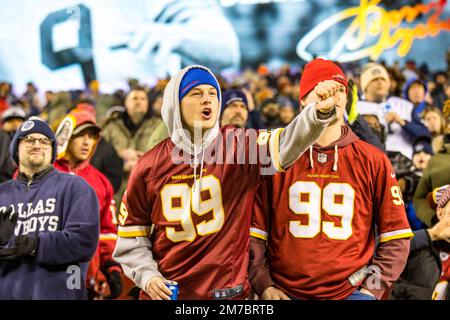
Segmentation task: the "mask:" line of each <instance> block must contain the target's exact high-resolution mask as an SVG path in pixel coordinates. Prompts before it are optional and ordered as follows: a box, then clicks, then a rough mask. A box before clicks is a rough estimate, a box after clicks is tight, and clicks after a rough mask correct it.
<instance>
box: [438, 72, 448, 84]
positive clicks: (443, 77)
mask: <svg viewBox="0 0 450 320" xmlns="http://www.w3.org/2000/svg"><path fill="white" fill-rule="evenodd" d="M445 81H447V78H446V77H445V76H444V75H443V74H438V75H437V76H436V83H437V84H438V85H441V86H442V85H444V83H445Z"/></svg>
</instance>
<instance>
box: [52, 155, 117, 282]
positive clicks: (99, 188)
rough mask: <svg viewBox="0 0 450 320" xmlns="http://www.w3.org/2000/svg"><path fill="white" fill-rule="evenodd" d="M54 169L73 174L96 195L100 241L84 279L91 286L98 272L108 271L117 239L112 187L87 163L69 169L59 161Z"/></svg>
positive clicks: (65, 162)
mask: <svg viewBox="0 0 450 320" xmlns="http://www.w3.org/2000/svg"><path fill="white" fill-rule="evenodd" d="M55 168H56V169H57V170H59V171H61V172H67V173H73V174H75V175H77V176H80V177H83V178H84V179H85V180H86V181H87V182H88V183H89V185H91V186H92V188H94V190H95V192H96V193H97V198H98V202H99V205H100V241H99V245H98V248H97V251H96V253H95V255H94V257H93V258H92V260H91V263H90V265H89V269H88V275H87V278H86V282H87V284H88V286H93V285H94V283H95V281H96V280H97V278H98V276H99V271H100V270H107V269H109V268H108V263H107V262H109V261H113V260H112V253H113V251H114V247H115V246H116V239H117V227H116V225H115V224H114V220H113V219H114V218H113V217H115V213H114V210H115V204H114V191H113V187H112V185H111V182H109V180H108V179H107V178H106V177H105V175H104V174H103V173H101V172H100V171H98V170H97V169H96V168H94V166H93V165H91V164H89V163H88V164H87V165H86V166H85V167H83V168H77V169H75V168H70V167H69V163H68V162H67V161H66V160H63V159H60V160H57V161H56V162H55ZM105 264H106V265H105ZM110 268H116V269H117V271H119V272H121V269H120V267H119V266H111V267H110ZM110 271H111V270H110Z"/></svg>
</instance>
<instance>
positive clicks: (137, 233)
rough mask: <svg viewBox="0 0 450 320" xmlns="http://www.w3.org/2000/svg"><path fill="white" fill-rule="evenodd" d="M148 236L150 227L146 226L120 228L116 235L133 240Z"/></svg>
mask: <svg viewBox="0 0 450 320" xmlns="http://www.w3.org/2000/svg"><path fill="white" fill-rule="evenodd" d="M149 234H150V227H149V226H148V227H147V226H130V227H121V226H119V229H118V231H117V235H118V236H119V237H123V238H134V237H147V236H148V235H149Z"/></svg>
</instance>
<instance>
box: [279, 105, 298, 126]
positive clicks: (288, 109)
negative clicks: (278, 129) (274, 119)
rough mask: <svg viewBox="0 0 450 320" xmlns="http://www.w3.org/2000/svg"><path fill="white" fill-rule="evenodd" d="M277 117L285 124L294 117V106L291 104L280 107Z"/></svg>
mask: <svg viewBox="0 0 450 320" xmlns="http://www.w3.org/2000/svg"><path fill="white" fill-rule="evenodd" d="M279 118H280V121H281V122H282V123H283V124H285V125H287V124H289V123H291V121H292V120H293V119H294V118H295V111H294V107H292V106H283V107H281V109H280V115H279Z"/></svg>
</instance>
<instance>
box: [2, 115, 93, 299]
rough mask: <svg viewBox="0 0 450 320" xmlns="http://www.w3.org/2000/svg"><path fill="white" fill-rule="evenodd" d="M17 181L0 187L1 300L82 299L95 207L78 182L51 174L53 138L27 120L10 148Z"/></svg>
mask: <svg viewBox="0 0 450 320" xmlns="http://www.w3.org/2000/svg"><path fill="white" fill-rule="evenodd" d="M10 151H11V156H12V158H13V159H14V161H15V162H16V163H17V164H18V166H19V175H18V176H17V178H16V179H12V180H9V181H8V182H5V183H3V184H0V299H7V300H12V299H20V300H23V299H33V300H34V299H65V300H66V299H86V291H85V288H84V277H85V273H86V270H87V262H88V261H89V260H90V259H91V258H92V256H93V254H94V252H95V250H96V248H97V242H98V237H99V205H98V200H97V196H96V194H95V192H94V190H93V189H92V188H91V187H90V186H89V184H87V182H85V181H84V180H83V179H82V178H80V177H77V176H74V175H70V174H65V173H60V172H58V171H57V170H55V169H54V167H53V163H54V161H55V158H56V139H55V135H54V134H53V132H52V130H51V129H50V127H49V126H48V125H47V123H45V122H44V121H42V120H40V119H38V118H30V119H29V120H27V121H25V122H24V123H23V124H22V126H21V127H19V129H18V130H17V131H16V133H15V135H14V137H13V140H12V142H11V146H10Z"/></svg>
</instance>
